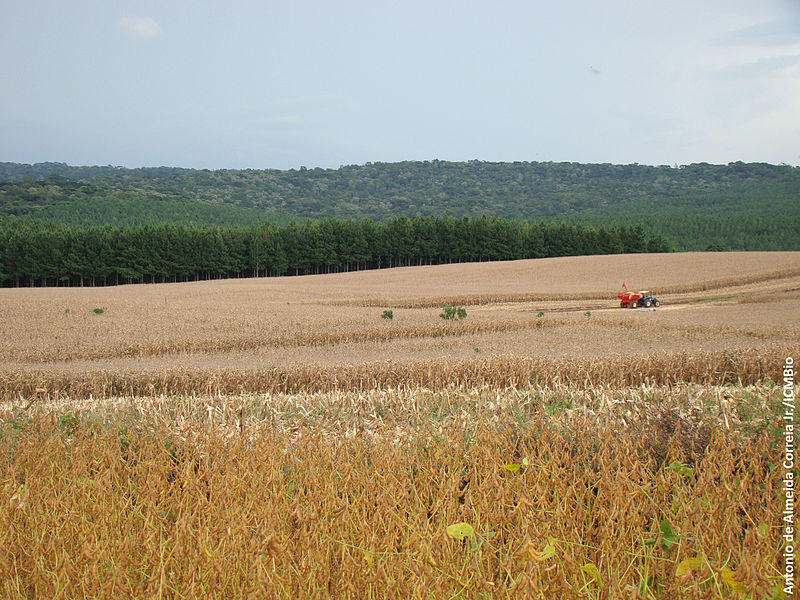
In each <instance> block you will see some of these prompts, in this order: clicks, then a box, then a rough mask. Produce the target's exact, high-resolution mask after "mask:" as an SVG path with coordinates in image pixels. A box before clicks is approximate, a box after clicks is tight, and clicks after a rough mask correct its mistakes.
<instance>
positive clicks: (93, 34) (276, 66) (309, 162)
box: [0, 0, 800, 169]
mask: <svg viewBox="0 0 800 600" xmlns="http://www.w3.org/2000/svg"><path fill="white" fill-rule="evenodd" d="M4 4H5V6H4V7H3V18H2V20H1V21H0V161H10V162H25V163H33V162H45V161H54V162H66V163H68V164H73V165H95V164H96V165H108V164H112V165H121V166H126V167H141V166H177V167H191V168H207V169H219V168H254V169H262V168H277V169H289V168H298V167H300V166H306V167H309V168H311V167H323V168H337V167H339V166H341V165H349V164H364V163H367V162H379V161H380V162H394V161H401V160H432V159H440V160H456V161H463V160H472V159H478V160H484V161H568V162H593V163H617V164H629V163H634V162H637V163H640V164H653V165H660V164H667V165H676V164H689V163H692V162H710V163H728V162H733V161H738V160H741V161H745V162H768V163H773V164H779V163H787V164H791V165H800V0H760V1H759V2H753V1H752V0H702V1H700V2H698V1H697V0H660V1H655V0H635V1H629V0H620V1H614V0H612V1H611V2H598V1H597V0H565V1H563V2H542V1H539V0H524V1H512V0H497V1H493V2H489V1H488V0H483V1H480V2H474V1H472V0H459V1H438V0H426V1H418V0H402V1H398V2H390V1H381V0H369V1H360V0H359V1H347V0H340V1H339V2H330V1H322V0H319V1H317V0H292V1H286V0H284V1H282V2H277V1H272V0H265V1H261V2H255V1H252V2H246V1H237V0H230V1H229V2H225V3H223V2H219V1H209V0H193V1H192V2H185V1H182V0H159V1H157V2H155V1H154V2H150V1H140V2H124V1H115V0H71V1H70V2H64V1H63V0H25V2H10V1H7V2H5V3H4Z"/></svg>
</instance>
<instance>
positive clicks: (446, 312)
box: [439, 304, 467, 321]
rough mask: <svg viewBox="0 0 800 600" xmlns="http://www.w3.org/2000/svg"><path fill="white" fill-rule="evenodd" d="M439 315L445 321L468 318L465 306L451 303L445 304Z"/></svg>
mask: <svg viewBox="0 0 800 600" xmlns="http://www.w3.org/2000/svg"><path fill="white" fill-rule="evenodd" d="M439 316H440V317H441V318H443V319H444V320H445V321H460V320H461V319H466V318H467V311H466V310H465V309H464V307H463V306H450V305H449V304H445V305H444V306H443V307H442V312H441V314H440V315H439Z"/></svg>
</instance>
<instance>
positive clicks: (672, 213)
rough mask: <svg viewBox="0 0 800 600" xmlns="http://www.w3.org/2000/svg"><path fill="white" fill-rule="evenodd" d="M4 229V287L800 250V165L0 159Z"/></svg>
mask: <svg viewBox="0 0 800 600" xmlns="http://www.w3.org/2000/svg"><path fill="white" fill-rule="evenodd" d="M267 224H269V225H267ZM264 231H267V232H268V233H267V235H266V236H265V237H263V238H262V237H261V236H262V235H263V234H264ZM0 232H1V233H0V243H2V248H0V251H2V257H0V261H1V262H0V282H2V285H40V284H42V283H47V284H50V285H53V284H67V285H75V284H78V285H80V284H92V283H94V284H95V285H101V284H110V283H117V282H121V281H177V280H185V279H198V278H210V277H221V276H246V275H248V274H249V275H255V274H262V275H263V274H267V275H279V274H293V273H297V274H300V273H319V272H330V271H340V270H350V269H355V268H380V267H387V266H394V265H399V264H403V265H407V264H433V263H441V262H453V261H472V260H505V259H510V258H529V257H540V256H563V255H574V254H594V253H614V252H638V251H646V250H649V251H655V250H659V251H661V250H678V251H683V250H706V249H714V250H726V249H731V250H800V168H796V167H790V166H785V165H769V164H763V163H750V164H745V163H731V164H728V165H711V164H707V163H700V164H692V165H684V166H680V167H677V166H675V167H669V166H660V167H653V166H647V165H636V164H634V165H610V164H578V163H535V162H533V163H531V162H514V163H488V162H481V161H468V162H444V161H438V160H434V161H425V162H400V163H374V164H371V163H368V164H366V165H361V166H344V167H340V168H339V169H319V168H315V169H306V168H300V169H299V170H288V171H279V170H249V169H248V170H216V171H209V170H194V169H180V168H169V167H158V168H142V169H127V168H120V167H114V166H107V167H72V166H68V165H65V164H62V163H39V164H35V165H23V164H16V163H0Z"/></svg>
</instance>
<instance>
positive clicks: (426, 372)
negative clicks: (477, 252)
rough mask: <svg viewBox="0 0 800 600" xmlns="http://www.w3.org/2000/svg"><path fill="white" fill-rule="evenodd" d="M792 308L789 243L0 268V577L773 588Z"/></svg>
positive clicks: (798, 330)
mask: <svg viewBox="0 0 800 600" xmlns="http://www.w3.org/2000/svg"><path fill="white" fill-rule="evenodd" d="M622 282H626V283H627V284H628V286H629V287H630V288H631V289H642V288H645V289H650V290H652V291H653V292H654V293H655V294H656V295H657V296H658V297H659V299H660V300H661V302H662V306H661V307H660V308H659V309H657V310H631V309H621V308H619V303H618V300H617V298H616V293H617V291H619V289H620V286H621V284H622ZM445 304H451V305H454V306H461V307H464V308H465V310H466V314H467V316H466V318H464V319H462V320H453V321H449V320H444V319H442V318H440V316H439V313H441V312H442V307H443V306H444V305H445ZM95 309H97V310H95ZM798 309H800V253H797V252H794V253H793V252H780V253H766V252H763V253H713V254H703V253H694V254H669V255H631V256H596V257H571V258H559V259H543V260H535V261H514V262H508V263H482V264H457V265H442V266H437V267H411V268H401V269H391V270H386V271H370V272H358V273H343V274H337V275H320V276H311V277H296V278H292V277H289V278H269V279H250V280H226V281H208V282H197V283H182V284H164V285H160V284H159V285H143V286H136V285H134V286H120V287H114V288H83V289H76V288H50V289H44V288H35V289H2V290H0V597H3V598H32V597H35V598H40V597H52V598H78V597H103V598H142V597H148V598H198V597H209V598H230V597H247V598H359V599H361V598H376V599H377V598H431V599H434V598H435V599H440V598H442V599H455V598H475V599H478V598H509V599H510V598H528V597H530V598H597V599H601V598H602V599H605V598H608V599H612V598H614V599H615V598H630V599H633V600H636V599H656V598H657V599H661V598H666V599H672V598H675V599H679V598H753V599H755V598H781V597H784V596H783V595H782V594H783V592H782V591H781V590H782V588H783V578H782V574H783V567H782V562H781V561H782V557H781V552H782V550H783V542H782V538H781V530H782V528H781V521H780V516H781V511H782V509H783V495H782V492H781V486H782V485H783V481H782V479H783V477H784V471H783V469H782V468H780V465H781V464H782V462H783V460H784V436H783V435H782V432H783V424H782V415H783V407H782V405H781V392H782V390H781V387H780V382H781V379H782V368H783V365H784V362H785V359H786V357H787V356H794V357H798V356H800V352H799V351H798V350H800V344H798V340H800V335H799V334H800V310H798ZM387 310H390V311H392V318H391V319H388V318H382V316H381V315H382V313H383V312H384V311H387Z"/></svg>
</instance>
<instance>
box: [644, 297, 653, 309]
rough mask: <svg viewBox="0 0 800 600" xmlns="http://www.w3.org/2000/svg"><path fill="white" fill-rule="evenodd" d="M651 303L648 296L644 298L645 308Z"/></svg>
mask: <svg viewBox="0 0 800 600" xmlns="http://www.w3.org/2000/svg"><path fill="white" fill-rule="evenodd" d="M651 304H652V302H651V301H650V299H649V298H648V299H647V300H645V301H644V307H645V308H650V305H651Z"/></svg>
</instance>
